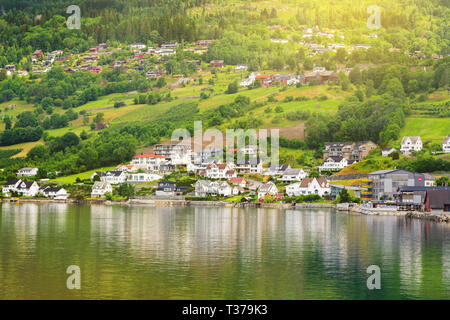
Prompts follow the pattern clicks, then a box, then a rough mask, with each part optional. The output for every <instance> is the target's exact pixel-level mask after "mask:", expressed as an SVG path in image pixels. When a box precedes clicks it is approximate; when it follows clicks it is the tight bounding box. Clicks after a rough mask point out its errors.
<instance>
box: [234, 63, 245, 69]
mask: <svg viewBox="0 0 450 320" xmlns="http://www.w3.org/2000/svg"><path fill="white" fill-rule="evenodd" d="M234 69H235V70H248V65H246V64H238V65H237V66H236V67H235V68H234Z"/></svg>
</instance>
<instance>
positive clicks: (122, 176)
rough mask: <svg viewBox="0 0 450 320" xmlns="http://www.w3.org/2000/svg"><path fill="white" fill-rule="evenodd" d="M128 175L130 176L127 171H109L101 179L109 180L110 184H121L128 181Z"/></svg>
mask: <svg viewBox="0 0 450 320" xmlns="http://www.w3.org/2000/svg"><path fill="white" fill-rule="evenodd" d="M127 177H128V176H127V173H126V172H125V171H108V172H106V173H105V175H104V176H103V177H101V178H100V179H101V181H103V182H108V183H110V184H121V183H125V182H126V181H127Z"/></svg>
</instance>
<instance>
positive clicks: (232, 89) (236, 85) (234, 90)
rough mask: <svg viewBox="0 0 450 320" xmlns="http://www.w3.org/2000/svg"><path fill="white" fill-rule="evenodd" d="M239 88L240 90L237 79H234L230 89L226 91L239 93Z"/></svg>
mask: <svg viewBox="0 0 450 320" xmlns="http://www.w3.org/2000/svg"><path fill="white" fill-rule="evenodd" d="M238 90H239V87H238V83H237V81H234V82H232V83H230V84H229V85H228V89H227V91H226V92H225V93H227V94H233V93H237V92H238Z"/></svg>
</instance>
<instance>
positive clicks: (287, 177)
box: [278, 169, 308, 182]
mask: <svg viewBox="0 0 450 320" xmlns="http://www.w3.org/2000/svg"><path fill="white" fill-rule="evenodd" d="M307 176H308V172H305V171H304V170H303V169H288V170H286V171H284V172H283V175H282V176H281V177H280V178H279V179H278V180H280V181H282V182H294V181H302V180H303V179H305V178H306V177H307Z"/></svg>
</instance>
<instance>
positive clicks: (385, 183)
mask: <svg viewBox="0 0 450 320" xmlns="http://www.w3.org/2000/svg"><path fill="white" fill-rule="evenodd" d="M368 178H369V179H370V180H371V181H370V182H369V184H370V185H371V187H372V188H371V191H372V199H374V200H381V199H385V200H387V199H390V198H391V199H394V198H395V196H396V195H397V192H398V189H399V187H402V186H409V187H425V186H433V185H434V178H433V177H432V176H430V175H429V174H424V173H415V172H410V171H406V170H399V169H394V170H380V171H375V172H372V173H369V176H368Z"/></svg>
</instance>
